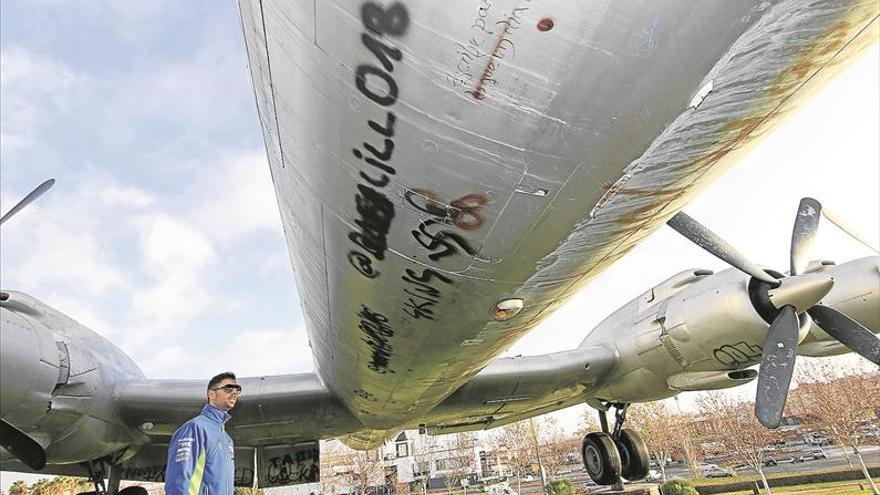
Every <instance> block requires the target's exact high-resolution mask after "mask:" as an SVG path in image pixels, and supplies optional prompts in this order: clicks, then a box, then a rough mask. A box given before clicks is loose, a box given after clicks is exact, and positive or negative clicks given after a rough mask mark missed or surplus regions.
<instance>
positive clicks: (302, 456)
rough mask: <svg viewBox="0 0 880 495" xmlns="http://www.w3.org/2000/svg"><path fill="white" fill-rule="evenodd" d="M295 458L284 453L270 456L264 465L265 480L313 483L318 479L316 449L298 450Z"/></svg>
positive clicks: (274, 482)
mask: <svg viewBox="0 0 880 495" xmlns="http://www.w3.org/2000/svg"><path fill="white" fill-rule="evenodd" d="M295 457H296V459H295V460H294V458H292V457H290V454H285V455H284V456H283V457H272V458H271V459H269V462H268V466H267V467H266V480H267V481H268V482H269V483H270V484H272V485H287V484H290V483H315V482H317V481H318V473H319V468H318V450H317V449H313V450H300V451H298V452H296V454H295Z"/></svg>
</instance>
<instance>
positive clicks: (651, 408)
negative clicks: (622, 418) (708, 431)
mask: <svg viewBox="0 0 880 495" xmlns="http://www.w3.org/2000/svg"><path fill="white" fill-rule="evenodd" d="M627 418H628V421H629V423H630V424H631V425H632V427H633V428H635V429H636V430H638V431H639V433H641V434H642V438H644V439H645V443H646V444H647V446H648V451H649V452H650V453H651V455H652V456H653V457H654V458H655V459H657V462H658V463H659V465H660V474H661V476H662V477H663V481H666V459H667V458H671V457H672V451H673V450H674V449H675V447H676V446H678V445H679V443H680V442H679V438H678V435H677V430H678V424H677V423H678V421H679V420H680V418H679V417H677V416H676V415H674V414H673V413H672V411H670V410H669V408H668V407H667V406H666V404H664V403H663V402H660V401H655V402H641V403H636V404H632V405H630V406H629V409H628V410H627Z"/></svg>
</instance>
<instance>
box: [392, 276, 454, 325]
mask: <svg viewBox="0 0 880 495" xmlns="http://www.w3.org/2000/svg"><path fill="white" fill-rule="evenodd" d="M400 278H401V279H402V280H403V281H404V282H406V283H407V284H409V285H410V287H407V288H406V289H404V292H405V293H406V295H407V296H410V297H407V299H406V300H405V301H404V303H403V308H402V309H403V312H404V313H406V314H407V315H409V316H410V317H412V318H415V319H418V318H426V319H429V320H433V319H434V306H436V305H437V304H438V303H439V302H440V298H441V296H442V293H441V291H440V289H438V288H436V287H434V286H433V285H431V282H433V280H434V279H437V280H439V281H441V282H443V283H445V284H452V280H451V279H449V278H447V277H446V276H444V275H441V274H440V273H438V272H436V271H434V270H431V269H430V268H425V269H423V270H422V273H421V275H417V274H416V272H415V271H413V270H412V269H410V268H407V270H406V275H404V276H402V277H400Z"/></svg>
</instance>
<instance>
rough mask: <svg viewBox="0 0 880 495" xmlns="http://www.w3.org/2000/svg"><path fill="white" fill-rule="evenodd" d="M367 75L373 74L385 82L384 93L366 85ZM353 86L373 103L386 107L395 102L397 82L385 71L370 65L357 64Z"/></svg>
mask: <svg viewBox="0 0 880 495" xmlns="http://www.w3.org/2000/svg"><path fill="white" fill-rule="evenodd" d="M367 76H375V77H376V78H378V79H381V80H382V82H384V83H385V89H384V91H383V93H384V94H378V93H376V92H375V91H373V90H372V89H371V88H370V87H369V86H368V85H367ZM354 80H355V86H357V89H358V90H360V92H361V93H362V94H363V95H364V96H366V97H367V98H369V99H370V100H372V101H374V102H375V103H377V104H379V105H382V106H383V107H388V106H391V105H393V104H395V103H396V102H397V95H398V93H397V83H396V82H395V81H394V78H393V77H391V76H390V75H389V74H388V73H387V72H385V71H383V70H382V69H380V68H378V67H373V66H372V65H365V64H361V65H358V67H357V71H356V72H355V76H354ZM373 80H374V81H375V79H373Z"/></svg>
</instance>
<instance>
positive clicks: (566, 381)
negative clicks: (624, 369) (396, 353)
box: [0, 347, 616, 487]
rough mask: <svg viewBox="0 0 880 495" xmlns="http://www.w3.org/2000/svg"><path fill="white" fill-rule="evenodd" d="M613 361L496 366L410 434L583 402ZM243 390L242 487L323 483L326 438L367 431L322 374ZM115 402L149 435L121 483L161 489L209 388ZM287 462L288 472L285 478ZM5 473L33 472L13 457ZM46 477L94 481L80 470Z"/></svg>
mask: <svg viewBox="0 0 880 495" xmlns="http://www.w3.org/2000/svg"><path fill="white" fill-rule="evenodd" d="M615 362H616V359H615V354H614V351H612V350H611V349H609V348H605V347H595V348H585V349H575V350H570V351H564V352H557V353H552V354H547V355H542V356H527V357H522V356H517V357H513V358H501V359H497V360H495V361H494V362H493V363H492V364H490V365H489V366H488V367H486V368H485V369H484V370H482V371H481V372H480V373H478V374H477V375H476V376H474V377H473V378H472V379H471V380H470V381H469V382H468V383H466V384H465V385H464V386H463V387H461V388H460V389H459V390H457V391H456V392H455V393H453V394H452V395H451V396H450V397H449V398H447V399H446V400H445V401H444V402H443V403H441V404H440V405H439V406H438V407H437V408H436V409H435V410H434V411H432V413H431V414H430V415H429V416H427V417H425V418H423V420H422V421H421V422H420V423H419V424H414V425H410V427H412V428H415V427H419V426H424V427H426V428H427V430H428V431H429V432H430V433H432V434H442V433H449V432H453V431H465V430H475V429H486V428H493V427H497V426H501V425H504V424H507V423H510V422H513V421H518V420H520V419H524V418H527V417H531V416H534V415H536V414H540V413H542V412H549V411H553V410H557V409H560V408H563V407H567V406H569V405H573V404H576V403H580V402H583V400H584V397H585V394H586V393H587V392H589V391H590V390H592V389H595V388H596V386H597V385H598V384H599V383H600V382H601V379H602V378H603V377H605V376H606V375H607V374H608V372H609V371H610V370H611V368H612V366H613V364H614V363H615ZM239 383H240V384H241V385H242V388H243V390H244V392H243V394H242V395H241V396H240V399H239V402H238V404H237V405H236V408H235V409H234V410H233V411H232V416H233V417H232V419H231V420H230V421H229V423H227V427H226V429H227V431H228V432H229V434H230V435H231V436H232V437H233V439H234V441H235V446H236V485H238V486H252V485H253V482H254V478H255V477H256V478H257V480H258V485H259V486H261V487H271V486H283V485H288V484H295V483H305V482H312V481H317V476H318V471H317V469H314V470H313V469H310V467H311V466H312V465H315V466H317V465H318V450H317V448H318V444H317V442H318V440H321V439H328V438H336V437H340V436H345V435H349V434H354V433H357V432H359V431H360V430H361V429H362V426H361V425H360V423H359V422H358V421H357V420H356V418H355V417H354V416H353V415H352V414H351V413H349V412H348V410H347V409H346V408H345V407H344V405H343V403H342V401H340V400H339V399H338V398H336V397H335V396H334V395H333V394H332V392H331V391H330V390H328V388H327V387H326V386H324V384H323V383H322V382H321V380H320V378H319V377H318V375H317V374H315V373H300V374H291V375H277V376H263V377H248V378H241V379H239ZM112 401H113V403H114V406H115V407H116V408H118V411H119V417H120V419H121V420H122V422H124V423H126V424H127V425H129V426H130V427H133V428H137V429H138V430H139V431H140V432H141V433H142V434H143V437H142V439H141V442H140V445H137V444H135V445H136V447H137V448H135V449H132V450H131V452H132V454H133V455H128V456H126V455H123V459H122V460H121V462H120V466H121V470H122V477H123V479H127V480H132V481H151V482H161V481H163V480H164V473H165V463H166V457H167V452H168V442H169V440H170V438H171V435H172V434H173V432H174V431H175V430H176V429H177V428H178V427H179V426H180V425H181V424H182V423H184V422H185V421H187V420H188V419H190V418H191V417H193V416H194V415H196V414H198V412H199V411H200V410H201V408H202V407H203V406H204V404H205V382H204V380H176V379H145V378H140V379H134V380H130V381H127V382H123V383H120V384H119V385H118V387H117V389H116V390H114V392H113V394H112ZM393 433H396V432H388V433H385V435H386V436H387V435H390V434H393ZM380 440H382V441H384V440H385V438H384V437H382V438H381V439H380ZM135 451H136V453H134V452H135ZM286 458H287V459H289V461H285V459H286ZM285 462H287V463H288V464H290V466H288V467H287V468H285V469H284V470H283V471H281V470H280V468H279V466H281V465H282V464H284V463H285ZM0 467H2V469H4V470H13V471H21V472H27V471H31V470H30V469H28V468H27V467H25V466H23V465H22V464H21V463H19V462H18V461H16V460H12V459H9V460H5V461H4V462H2V463H0ZM41 472H42V473H47V474H68V475H79V476H85V475H87V472H86V470H85V468H84V467H83V466H82V465H79V464H68V465H63V464H62V465H52V466H50V467H47V469H46V470H43V471H41Z"/></svg>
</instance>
